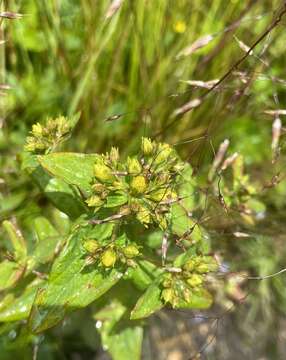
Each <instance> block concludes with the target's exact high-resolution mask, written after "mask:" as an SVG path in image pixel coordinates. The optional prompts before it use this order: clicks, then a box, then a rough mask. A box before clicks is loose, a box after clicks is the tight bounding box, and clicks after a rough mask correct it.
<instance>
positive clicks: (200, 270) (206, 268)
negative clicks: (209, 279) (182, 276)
mask: <svg viewBox="0 0 286 360" xmlns="http://www.w3.org/2000/svg"><path fill="white" fill-rule="evenodd" d="M209 271H210V270H209V266H208V265H207V264H200V265H198V266H197V267H196V272H198V273H199V274H205V273H207V272H209Z"/></svg>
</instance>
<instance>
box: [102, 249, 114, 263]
mask: <svg viewBox="0 0 286 360" xmlns="http://www.w3.org/2000/svg"><path fill="white" fill-rule="evenodd" d="M100 260H101V263H102V265H103V266H105V267H113V266H114V264H115V263H116V260H117V256H116V252H115V251H114V250H112V249H107V250H105V251H104V253H103V254H102V256H101V259H100Z"/></svg>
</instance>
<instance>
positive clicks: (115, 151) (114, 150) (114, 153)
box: [109, 147, 119, 163]
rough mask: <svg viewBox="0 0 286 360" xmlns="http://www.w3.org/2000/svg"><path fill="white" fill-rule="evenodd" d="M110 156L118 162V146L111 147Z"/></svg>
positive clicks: (113, 160)
mask: <svg viewBox="0 0 286 360" xmlns="http://www.w3.org/2000/svg"><path fill="white" fill-rule="evenodd" d="M109 158H110V160H111V161H112V162H113V163H116V162H117V161H118V160H119V151H118V149H117V148H116V147H112V148H111V150H110V153H109Z"/></svg>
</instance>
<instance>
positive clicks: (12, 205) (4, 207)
mask: <svg viewBox="0 0 286 360" xmlns="http://www.w3.org/2000/svg"><path fill="white" fill-rule="evenodd" d="M26 196H27V193H26V192H25V191H21V192H17V193H13V194H11V195H8V196H5V197H3V198H2V196H1V195H0V200H1V204H0V215H3V214H6V213H9V212H10V211H12V210H14V209H16V208H17V207H18V206H19V205H21V203H22V202H23V201H24V200H25V198H26Z"/></svg>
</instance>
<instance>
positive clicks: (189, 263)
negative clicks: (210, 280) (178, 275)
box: [184, 259, 196, 271]
mask: <svg viewBox="0 0 286 360" xmlns="http://www.w3.org/2000/svg"><path fill="white" fill-rule="evenodd" d="M195 267H196V262H195V261H194V260H192V259H190V260H188V261H187V262H186V263H185V265H184V270H186V271H194V269H195Z"/></svg>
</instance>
